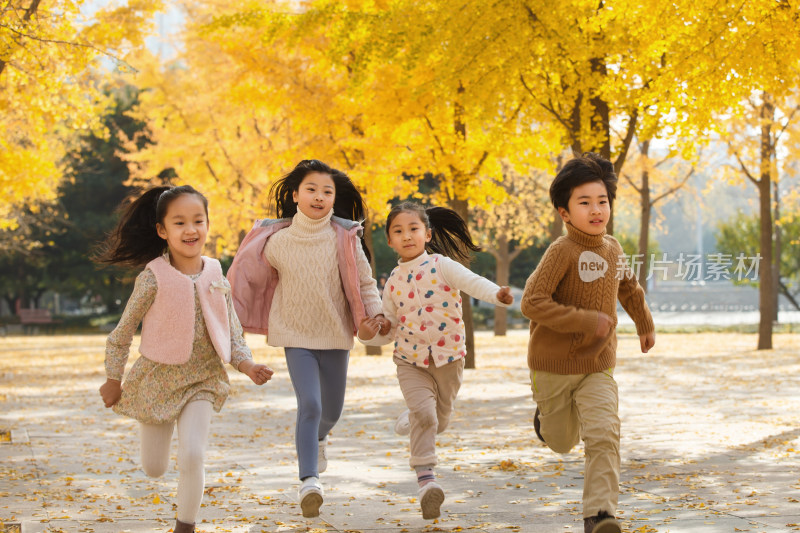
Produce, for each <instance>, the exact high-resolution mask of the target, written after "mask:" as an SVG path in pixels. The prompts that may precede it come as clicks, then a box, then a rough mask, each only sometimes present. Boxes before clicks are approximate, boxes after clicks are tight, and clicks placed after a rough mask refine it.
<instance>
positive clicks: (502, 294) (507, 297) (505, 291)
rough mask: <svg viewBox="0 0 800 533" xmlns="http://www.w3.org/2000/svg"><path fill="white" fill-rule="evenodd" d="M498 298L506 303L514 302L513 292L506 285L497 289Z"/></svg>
mask: <svg viewBox="0 0 800 533" xmlns="http://www.w3.org/2000/svg"><path fill="white" fill-rule="evenodd" d="M497 299H498V300H499V301H500V302H502V303H504V304H506V305H511V304H513V303H514V296H513V295H512V294H511V289H510V288H509V287H506V286H503V287H500V290H499V291H497Z"/></svg>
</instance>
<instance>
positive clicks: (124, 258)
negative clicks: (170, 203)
mask: <svg viewBox="0 0 800 533" xmlns="http://www.w3.org/2000/svg"><path fill="white" fill-rule="evenodd" d="M170 189H172V187H154V188H152V189H149V190H148V191H146V192H145V193H144V194H142V195H141V196H140V197H139V198H137V199H136V200H134V201H133V202H131V203H130V204H129V205H128V206H127V207H123V211H122V215H121V217H120V220H119V222H118V223H117V226H116V228H114V230H113V231H112V232H111V233H110V234H109V235H108V236H107V237H106V239H105V240H104V241H103V242H101V243H100V244H99V245H98V247H97V250H96V251H95V253H94V254H93V256H92V259H93V260H94V261H95V262H97V263H103V264H107V265H120V266H124V267H131V268H135V267H141V266H144V265H146V264H147V263H149V262H150V261H152V260H153V259H155V258H156V257H159V256H160V255H161V254H163V253H164V250H165V248H166V246H167V243H166V241H165V240H164V239H162V238H161V237H159V235H158V232H157V231H156V222H158V216H157V205H158V200H159V198H160V197H161V195H162V193H164V192H166V191H168V190H170Z"/></svg>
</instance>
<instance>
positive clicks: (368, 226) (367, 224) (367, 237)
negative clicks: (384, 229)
mask: <svg viewBox="0 0 800 533" xmlns="http://www.w3.org/2000/svg"><path fill="white" fill-rule="evenodd" d="M364 242H365V243H366V245H367V248H369V251H370V253H371V255H372V257H370V260H369V263H370V265H371V266H372V277H373V278H375V279H378V274H376V273H375V246H373V239H372V222H371V221H370V219H369V218H367V220H365V221H364ZM356 327H358V324H356ZM366 350H367V355H383V349H382V348H381V347H380V346H366Z"/></svg>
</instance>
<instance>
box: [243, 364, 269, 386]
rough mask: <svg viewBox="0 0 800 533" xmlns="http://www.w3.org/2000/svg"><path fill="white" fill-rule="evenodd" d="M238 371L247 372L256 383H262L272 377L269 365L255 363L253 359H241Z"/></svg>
mask: <svg viewBox="0 0 800 533" xmlns="http://www.w3.org/2000/svg"><path fill="white" fill-rule="evenodd" d="M243 367H244V368H243ZM239 371H240V372H242V373H244V374H247V375H248V377H250V379H251V380H253V383H255V384H256V385H263V384H264V383H266V382H267V381H269V380H270V379H272V374H273V372H272V369H271V368H270V367H268V366H266V365H261V364H258V363H255V362H254V361H253V360H247V361H242V362H241V363H239Z"/></svg>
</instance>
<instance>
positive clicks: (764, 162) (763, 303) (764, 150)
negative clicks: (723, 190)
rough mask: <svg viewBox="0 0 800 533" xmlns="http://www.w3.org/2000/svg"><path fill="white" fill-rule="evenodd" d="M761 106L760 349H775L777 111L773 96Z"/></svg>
mask: <svg viewBox="0 0 800 533" xmlns="http://www.w3.org/2000/svg"><path fill="white" fill-rule="evenodd" d="M763 100H764V101H763V103H762V104H761V154H760V155H761V171H760V176H759V181H758V195H759V197H758V200H759V215H760V217H761V221H760V230H761V231H760V239H759V240H760V249H761V265H760V266H761V268H759V273H760V276H761V279H760V283H759V284H758V307H759V311H760V315H761V318H760V321H759V324H758V349H759V350H771V349H772V323H773V321H772V315H773V314H774V310H775V300H776V294H775V292H774V284H773V281H772V277H773V276H772V205H771V203H772V202H771V192H772V179H771V178H772V152H773V149H774V146H773V142H772V122H773V120H774V115H775V108H774V105H773V103H772V99H771V97H770V95H769V94H767V93H764V94H763Z"/></svg>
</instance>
